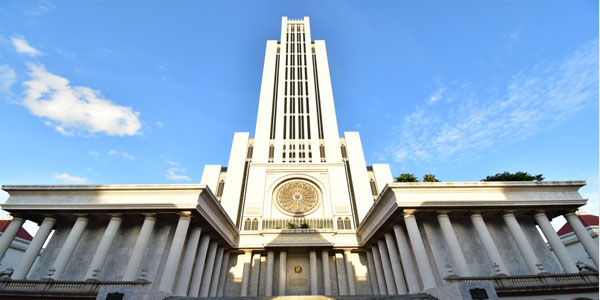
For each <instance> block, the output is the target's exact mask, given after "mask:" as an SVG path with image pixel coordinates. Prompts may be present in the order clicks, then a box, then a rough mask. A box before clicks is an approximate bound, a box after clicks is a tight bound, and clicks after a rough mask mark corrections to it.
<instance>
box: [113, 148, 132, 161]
mask: <svg viewBox="0 0 600 300" xmlns="http://www.w3.org/2000/svg"><path fill="white" fill-rule="evenodd" d="M107 154H108V155H119V156H121V157H123V158H124V159H128V160H134V159H135V156H133V155H131V154H129V153H127V152H121V151H117V150H110V151H108V153H107Z"/></svg>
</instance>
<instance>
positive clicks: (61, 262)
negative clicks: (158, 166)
mask: <svg viewBox="0 0 600 300" xmlns="http://www.w3.org/2000/svg"><path fill="white" fill-rule="evenodd" d="M75 216H76V220H75V222H74V224H73V226H72V227H71V230H70V232H69V234H68V235H67V237H66V239H65V241H64V243H63V245H62V247H61V248H60V251H59V252H58V255H57V256H56V258H55V259H54V261H53V263H52V266H51V267H50V269H49V270H48V276H49V277H50V278H51V279H54V280H59V279H61V276H62V275H63V273H64V271H65V269H66V267H67V265H68V263H69V260H70V259H71V256H72V255H73V252H74V251H75V248H76V247H77V244H78V243H79V240H80V239H81V236H82V235H83V233H84V232H85V230H86V228H87V225H88V223H89V221H90V220H89V216H88V215H86V214H76V215H75ZM143 216H144V221H143V224H142V227H141V229H140V231H139V233H138V236H137V239H136V241H135V244H134V246H133V249H132V251H131V255H130V257H129V259H128V261H127V265H126V267H125V272H124V274H123V277H122V278H121V280H122V281H134V280H137V279H139V277H138V275H139V273H140V271H141V270H140V267H141V265H142V260H143V257H144V254H145V253H146V249H147V248H148V246H149V243H150V240H151V239H152V236H153V233H154V227H155V224H156V221H157V218H156V214H153V213H147V214H143ZM24 221H25V219H23V218H20V217H14V218H13V219H12V221H11V222H10V224H9V226H8V228H7V229H6V231H5V232H4V234H3V235H2V238H1V239H0V258H1V257H3V256H4V254H6V251H7V249H8V247H9V246H10V244H11V242H12V241H13V240H14V238H15V236H16V235H17V233H18V231H19V229H20V228H21V226H22V225H23V223H24ZM122 223H123V215H121V214H110V220H109V222H108V224H107V226H106V228H105V230H104V233H103V234H102V238H101V239H100V242H99V243H98V245H96V247H95V248H94V250H92V251H94V254H93V257H92V260H91V262H90V263H89V265H88V266H87V269H86V270H87V271H86V273H85V275H84V276H83V278H82V280H89V279H99V275H100V272H101V270H102V267H103V265H104V262H105V261H106V259H107V257H108V255H109V253H110V250H111V247H112V245H113V242H114V240H115V238H116V237H117V234H118V232H119V228H120V227H121V224H122ZM190 223H191V214H190V213H189V212H182V213H179V214H178V220H177V225H176V228H175V234H174V236H173V240H172V242H171V244H170V247H169V252H168V256H167V261H166V263H165V268H164V270H163V272H162V277H161V279H160V285H159V289H160V290H161V291H165V292H172V293H174V294H175V295H178V296H190V297H216V296H222V295H223V288H224V285H225V275H226V267H227V262H228V261H229V251H225V247H224V246H222V245H219V244H218V242H217V241H216V240H214V239H211V236H210V235H209V234H203V232H202V229H201V228H200V227H197V226H192V227H191V228H190ZM55 224H56V218H53V217H45V218H44V220H43V221H42V223H41V225H40V228H39V229H38V231H37V233H36V234H35V236H34V238H33V240H32V241H31V243H30V244H29V247H28V248H27V250H26V251H25V253H24V255H23V257H22V258H21V260H20V261H19V263H18V264H17V266H16V268H15V270H14V272H13V274H12V276H11V279H14V280H23V279H26V278H27V274H28V273H29V271H30V270H31V267H32V265H33V263H34V261H35V259H36V258H37V256H38V255H39V253H40V250H41V248H42V246H43V245H44V243H45V242H46V240H47V238H48V236H49V234H50V232H51V231H52V229H53V228H54V225H55ZM184 246H185V249H184ZM180 261H181V264H180ZM180 266H181V267H180Z"/></svg>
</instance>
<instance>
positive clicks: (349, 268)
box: [344, 250, 356, 295]
mask: <svg viewBox="0 0 600 300" xmlns="http://www.w3.org/2000/svg"><path fill="white" fill-rule="evenodd" d="M350 255H352V252H350V250H344V260H345V262H346V277H347V278H348V294H350V295H356V287H355V285H354V266H352V257H350Z"/></svg>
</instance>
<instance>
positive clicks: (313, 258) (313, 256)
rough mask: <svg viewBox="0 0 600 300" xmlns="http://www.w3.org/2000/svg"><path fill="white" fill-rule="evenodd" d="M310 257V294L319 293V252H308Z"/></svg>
mask: <svg viewBox="0 0 600 300" xmlns="http://www.w3.org/2000/svg"><path fill="white" fill-rule="evenodd" d="M308 257H309V261H310V267H309V269H310V270H309V271H310V294H311V295H317V294H318V293H319V289H318V287H317V252H316V251H310V252H308Z"/></svg>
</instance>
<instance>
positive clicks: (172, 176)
mask: <svg viewBox="0 0 600 300" xmlns="http://www.w3.org/2000/svg"><path fill="white" fill-rule="evenodd" d="M186 171H187V170H186V169H179V168H170V169H169V170H167V175H166V177H167V179H169V180H185V181H190V180H191V179H190V177H188V176H187V175H182V174H177V173H179V172H186Z"/></svg>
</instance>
